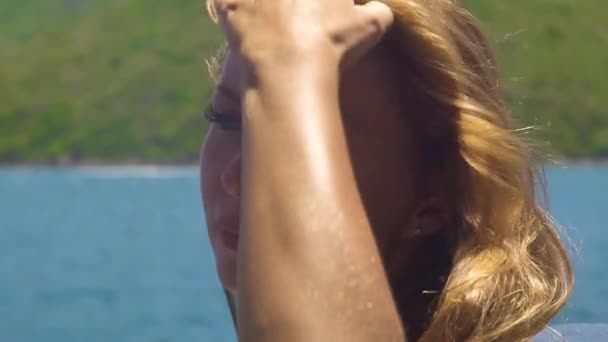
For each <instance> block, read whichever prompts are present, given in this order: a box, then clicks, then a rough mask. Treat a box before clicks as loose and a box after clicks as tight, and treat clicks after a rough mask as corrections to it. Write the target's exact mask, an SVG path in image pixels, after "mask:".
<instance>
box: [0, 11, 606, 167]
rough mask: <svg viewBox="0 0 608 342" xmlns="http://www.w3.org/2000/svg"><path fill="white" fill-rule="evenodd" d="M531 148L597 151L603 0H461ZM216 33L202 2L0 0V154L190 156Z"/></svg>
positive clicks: (129, 158) (102, 158) (199, 128)
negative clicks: (491, 51) (526, 128)
mask: <svg viewBox="0 0 608 342" xmlns="http://www.w3.org/2000/svg"><path fill="white" fill-rule="evenodd" d="M464 4H465V6H466V7H467V8H469V9H470V10H471V11H472V12H473V13H475V14H476V15H477V16H478V17H479V18H480V20H481V21H482V22H483V25H484V27H485V29H486V31H487V32H488V33H489V35H490V37H491V39H492V41H493V42H494V45H495V46H496V47H497V51H498V56H499V61H500V64H501V69H502V73H503V76H504V79H505V81H506V83H507V85H508V89H509V99H510V101H511V103H512V104H513V106H514V110H515V113H517V114H518V116H519V117H520V119H521V121H522V125H529V124H533V125H535V126H537V127H538V128H539V130H538V131H537V134H539V137H541V138H542V140H543V141H550V142H551V144H543V146H542V147H543V148H546V149H548V150H549V151H552V152H554V153H555V154H557V155H563V156H567V157H578V158H581V157H598V158H599V157H603V158H606V157H608V112H607V111H608V109H607V106H606V104H607V102H608V100H606V99H607V98H608V84H607V83H606V82H605V81H604V78H605V77H606V76H608V71H607V70H606V66H607V65H608V49H607V48H606V47H607V46H608V27H607V26H606V25H605V23H606V22H608V2H604V1H598V0H596V1H592V0H577V1H572V0H527V1H524V0H508V1H507V0H468V1H464ZM220 41H221V36H220V33H219V31H218V29H217V28H216V27H215V26H214V25H213V24H212V23H211V22H210V21H209V20H208V18H207V17H206V13H205V5H204V1H203V0H196V1H193V0H175V1H169V0H163V1H161V0H146V1H144V0H103V1H102V0H30V1H17V0H3V1H2V3H1V4H0V162H4V163H22V162H25V163H38V162H191V161H193V160H196V158H197V153H198V148H199V145H200V142H201V139H202V137H203V136H204V134H205V130H206V123H205V122H204V119H203V116H202V109H203V107H204V105H205V103H206V102H207V101H208V99H209V97H210V94H211V80H210V79H209V77H208V76H207V74H206V67H205V63H204V58H205V57H208V56H211V55H213V54H214V53H215V50H216V49H217V47H218V46H219V44H220Z"/></svg>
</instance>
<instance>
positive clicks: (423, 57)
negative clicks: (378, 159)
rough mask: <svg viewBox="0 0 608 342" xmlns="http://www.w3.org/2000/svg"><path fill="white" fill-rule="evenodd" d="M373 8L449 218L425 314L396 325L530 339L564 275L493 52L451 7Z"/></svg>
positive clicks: (430, 332)
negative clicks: (385, 12) (385, 14)
mask: <svg viewBox="0 0 608 342" xmlns="http://www.w3.org/2000/svg"><path fill="white" fill-rule="evenodd" d="M368 1H369V0H356V1H355V2H356V3H358V4H363V3H366V2H368ZM210 2H211V1H209V0H207V3H208V6H210V5H209V4H210ZM383 2H384V3H386V4H387V5H388V6H389V7H390V8H391V9H392V11H393V13H394V14H395V19H396V22H395V25H394V26H393V28H392V29H391V32H389V33H388V36H387V37H386V39H385V41H384V42H383V43H382V44H383V46H384V48H387V49H390V50H391V51H393V52H394V53H393V54H392V55H394V56H396V57H395V58H396V61H397V63H398V64H399V65H400V67H401V66H402V71H403V80H402V84H403V87H404V89H407V90H408V92H410V93H412V92H413V94H412V95H408V97H410V98H414V99H415V104H416V105H415V106H414V108H413V109H411V107H410V111H413V112H414V113H412V114H411V115H410V116H411V120H414V123H413V124H415V126H414V127H416V134H417V135H418V136H417V138H418V139H416V140H417V141H418V143H419V144H420V146H419V148H420V150H421V151H423V153H422V160H421V163H422V169H424V170H425V173H426V174H431V173H432V174H439V175H443V177H441V178H442V180H443V182H444V183H445V184H442V189H444V191H445V194H443V195H445V196H446V198H447V199H448V202H449V207H450V208H452V211H453V212H451V213H450V217H451V220H450V224H449V226H447V227H446V229H444V232H445V239H443V240H441V239H440V240H441V242H438V243H435V242H437V241H435V242H432V243H435V246H433V245H431V246H430V248H431V250H433V253H435V254H437V253H436V251H437V250H440V249H443V250H446V254H445V255H444V256H441V257H442V258H444V259H446V260H443V261H442V260H439V261H438V263H439V264H442V262H444V263H447V265H448V267H447V270H446V272H445V273H444V274H442V273H441V272H442V270H441V267H438V268H436V269H427V270H425V272H427V273H429V272H430V273H431V274H430V277H431V278H433V277H434V278H437V277H442V276H445V277H446V279H445V282H442V288H441V289H440V290H439V291H438V294H437V295H436V296H435V298H434V300H433V301H431V302H428V303H427V304H425V306H426V307H424V308H423V311H422V312H421V314H422V315H426V316H428V317H426V318H425V319H410V318H407V317H405V318H403V320H404V325H405V328H406V330H407V332H408V337H409V338H410V339H412V340H420V341H525V340H528V339H530V338H532V337H533V336H535V335H536V334H538V333H539V332H540V331H541V330H542V329H543V328H545V327H546V325H547V323H548V322H549V320H550V319H551V318H552V317H553V316H555V314H556V313H557V312H558V311H559V310H560V309H561V308H562V307H563V306H564V305H565V303H566V301H567V299H568V297H569V294H570V292H571V290H572V284H573V274H572V268H571V265H570V262H569V259H568V254H567V252H566V250H565V248H564V246H563V244H562V242H561V240H560V237H559V235H558V232H557V229H556V225H555V223H554V222H553V221H552V220H551V218H550V217H549V215H548V214H547V213H546V212H545V211H544V210H543V209H542V208H541V206H540V204H539V203H538V201H539V199H538V198H537V193H536V190H537V189H538V188H541V187H542V185H543V184H542V182H541V181H540V180H542V177H541V175H542V174H541V172H540V171H541V165H540V164H537V163H536V160H535V156H534V154H533V153H532V151H531V149H530V148H529V146H528V145H527V144H526V143H525V140H524V139H523V138H522V136H521V134H520V130H517V129H515V127H514V123H513V122H512V120H511V113H510V110H509V108H508V106H507V104H506V103H505V100H504V94H503V90H502V88H501V84H500V82H499V78H498V72H497V67H496V63H495V58H494V56H493V54H492V51H491V48H490V47H489V44H488V43H487V40H486V39H485V37H484V35H483V34H482V33H481V31H480V25H479V23H478V22H477V21H476V20H475V18H474V17H473V16H472V15H471V14H469V13H468V12H467V11H466V10H464V9H463V8H462V7H461V6H460V5H459V4H458V3H457V2H456V1H455V0H383ZM210 8H211V7H210ZM444 240H445V241H444ZM445 246H447V247H445ZM433 247H435V248H433ZM428 251H429V249H427V248H424V250H423V251H422V253H425V255H427V254H429V253H428ZM439 254H440V253H439ZM440 255H441V254H440ZM393 291H396V290H395V288H394V287H393ZM402 309H403V312H404V313H405V314H404V316H407V312H408V308H402ZM410 314H415V313H411V312H410Z"/></svg>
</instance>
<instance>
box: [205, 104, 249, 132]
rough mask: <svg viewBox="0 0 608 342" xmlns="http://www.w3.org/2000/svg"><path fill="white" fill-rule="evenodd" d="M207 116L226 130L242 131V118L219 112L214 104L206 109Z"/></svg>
mask: <svg viewBox="0 0 608 342" xmlns="http://www.w3.org/2000/svg"><path fill="white" fill-rule="evenodd" d="M205 118H206V119H207V121H209V122H213V123H216V124H218V125H219V126H220V128H221V129H223V130H226V131H240V130H241V118H240V117H237V116H235V115H227V114H222V113H218V112H217V111H216V110H215V109H214V108H213V105H212V104H210V105H209V106H207V109H206V110H205Z"/></svg>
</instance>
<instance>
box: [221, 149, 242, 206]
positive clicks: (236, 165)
mask: <svg viewBox="0 0 608 342" xmlns="http://www.w3.org/2000/svg"><path fill="white" fill-rule="evenodd" d="M221 182H222V187H223V188H224V191H226V193H227V194H228V195H230V196H232V197H234V198H237V199H238V198H240V197H241V154H240V153H238V154H237V155H236V156H234V158H232V159H231V160H230V161H229V162H228V164H226V167H225V168H224V171H223V172H222V175H221Z"/></svg>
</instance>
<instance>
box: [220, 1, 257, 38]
mask: <svg viewBox="0 0 608 342" xmlns="http://www.w3.org/2000/svg"><path fill="white" fill-rule="evenodd" d="M255 1H256V0H213V12H214V14H215V15H216V16H217V19H218V21H219V23H220V25H221V26H222V28H223V29H224V32H225V33H226V36H227V37H226V38H227V39H228V42H229V43H238V41H239V40H240V39H239V38H240V34H241V32H240V31H241V30H242V29H243V28H245V27H246V26H247V23H246V20H247V17H248V16H247V15H243V14H244V13H246V12H248V11H249V12H250V10H251V7H252V6H253V5H254V3H255Z"/></svg>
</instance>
